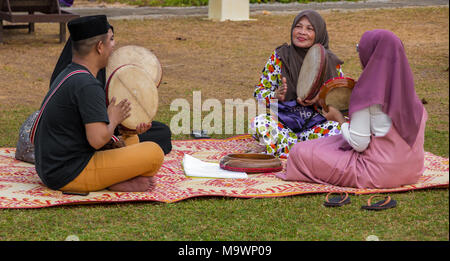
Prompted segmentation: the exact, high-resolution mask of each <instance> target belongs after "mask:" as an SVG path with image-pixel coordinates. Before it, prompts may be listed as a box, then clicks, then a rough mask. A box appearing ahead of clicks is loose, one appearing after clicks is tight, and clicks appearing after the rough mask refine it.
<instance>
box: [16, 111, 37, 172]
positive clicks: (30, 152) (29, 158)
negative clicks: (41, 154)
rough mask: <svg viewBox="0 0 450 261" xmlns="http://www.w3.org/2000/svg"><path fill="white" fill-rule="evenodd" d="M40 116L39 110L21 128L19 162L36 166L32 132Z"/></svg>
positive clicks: (18, 149) (18, 142) (18, 151)
mask: <svg viewBox="0 0 450 261" xmlns="http://www.w3.org/2000/svg"><path fill="white" fill-rule="evenodd" d="M38 114H39V110H37V111H35V112H33V113H32V114H31V115H30V116H29V117H28V119H26V120H25V122H24V123H22V126H21V127H20V130H19V140H18V141H17V146H16V155H15V158H16V159H17V160H21V161H25V162H28V163H32V164H34V145H33V144H31V142H30V132H31V128H33V124H34V121H35V120H36V118H37V116H38Z"/></svg>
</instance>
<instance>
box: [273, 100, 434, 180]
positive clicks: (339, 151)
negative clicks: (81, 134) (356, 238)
mask: <svg viewBox="0 0 450 261" xmlns="http://www.w3.org/2000/svg"><path fill="white" fill-rule="evenodd" d="M427 118H428V114H427V112H426V111H425V109H424V110H423V117H422V122H421V125H420V129H419V133H418V135H417V138H416V141H415V143H414V145H413V146H412V148H411V147H410V146H409V145H408V144H407V143H406V142H405V140H403V139H402V137H401V136H400V135H399V134H398V132H397V130H396V129H395V127H394V125H392V126H391V128H390V130H389V131H388V133H387V134H386V135H385V136H383V137H375V136H372V139H371V142H370V144H369V146H368V148H367V149H366V150H365V151H363V152H357V151H355V150H353V149H352V148H351V147H350V145H349V144H348V143H347V141H346V140H345V139H344V137H342V135H337V136H331V137H327V138H323V139H318V140H310V141H304V142H299V143H297V144H296V145H294V146H293V148H292V149H291V152H290V153H289V158H288V162H287V168H286V172H285V173H280V174H277V177H279V178H281V179H284V180H295V181H304V182H312V183H319V184H327V185H336V186H343V187H355V188H393V187H399V186H402V185H407V184H414V183H416V182H417V181H418V179H419V177H420V176H421V175H422V174H423V172H424V170H425V167H424V148H423V144H424V132H425V123H426V120H427Z"/></svg>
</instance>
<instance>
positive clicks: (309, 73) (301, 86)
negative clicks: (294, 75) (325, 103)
mask: <svg viewBox="0 0 450 261" xmlns="http://www.w3.org/2000/svg"><path fill="white" fill-rule="evenodd" d="M326 66H327V59H326V53H325V48H324V47H323V46H322V45H321V44H318V43H317V44H314V45H313V46H311V48H309V50H308V53H306V56H305V59H304V60H303V65H302V68H301V69H300V74H299V76H298V82H297V96H298V97H300V98H301V99H302V100H311V99H313V98H314V97H316V95H317V93H319V90H320V86H322V83H323V82H324V81H325V68H326Z"/></svg>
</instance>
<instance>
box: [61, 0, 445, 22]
mask: <svg viewBox="0 0 450 261" xmlns="http://www.w3.org/2000/svg"><path fill="white" fill-rule="evenodd" d="M415 6H447V7H448V6H449V0H425V1H424V0H366V1H358V2H348V1H340V2H323V3H307V4H299V3H289V4H250V15H252V14H258V13H262V12H263V11H269V12H272V13H280V12H283V13H297V12H299V11H301V10H305V9H314V10H332V9H367V8H398V7H415ZM63 9H65V10H68V11H71V12H73V13H76V14H79V15H81V16H86V15H94V14H106V15H107V16H108V18H112V19H124V18H126V19H141V18H165V17H171V16H208V6H200V7H108V6H106V7H105V6H100V7H90V6H86V7H69V8H63Z"/></svg>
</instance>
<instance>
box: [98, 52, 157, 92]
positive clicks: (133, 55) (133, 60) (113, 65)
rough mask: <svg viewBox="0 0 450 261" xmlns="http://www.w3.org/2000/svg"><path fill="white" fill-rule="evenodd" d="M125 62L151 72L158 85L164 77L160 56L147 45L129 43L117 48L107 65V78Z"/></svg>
mask: <svg viewBox="0 0 450 261" xmlns="http://www.w3.org/2000/svg"><path fill="white" fill-rule="evenodd" d="M124 64H135V65H137V66H140V67H141V68H142V69H144V70H145V71H147V73H149V75H150V77H151V79H152V80H153V82H154V83H155V86H156V87H159V84H160V83H161V79H162V67H161V63H160V62H159V60H158V58H157V57H156V56H155V54H153V53H152V52H151V51H150V50H148V49H147V48H145V47H141V46H136V45H127V46H123V47H120V48H119V49H117V50H115V51H114V52H113V53H112V54H111V56H110V57H109V60H108V65H107V66H106V79H108V78H109V77H110V76H111V73H112V72H113V71H114V70H116V69H117V68H118V67H120V66H122V65H124Z"/></svg>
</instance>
